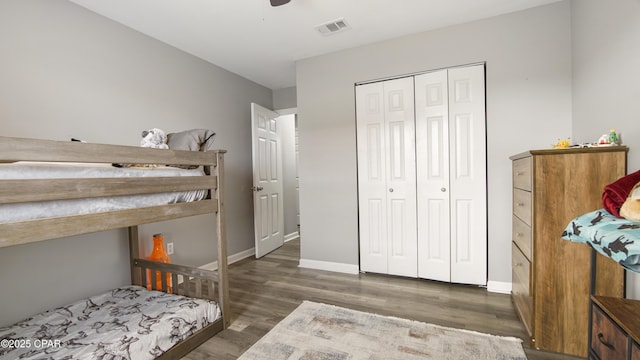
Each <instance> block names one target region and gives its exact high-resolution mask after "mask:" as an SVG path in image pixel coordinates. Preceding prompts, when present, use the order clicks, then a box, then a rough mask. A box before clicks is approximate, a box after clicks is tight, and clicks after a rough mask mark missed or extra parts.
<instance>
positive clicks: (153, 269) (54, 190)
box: [0, 137, 230, 359]
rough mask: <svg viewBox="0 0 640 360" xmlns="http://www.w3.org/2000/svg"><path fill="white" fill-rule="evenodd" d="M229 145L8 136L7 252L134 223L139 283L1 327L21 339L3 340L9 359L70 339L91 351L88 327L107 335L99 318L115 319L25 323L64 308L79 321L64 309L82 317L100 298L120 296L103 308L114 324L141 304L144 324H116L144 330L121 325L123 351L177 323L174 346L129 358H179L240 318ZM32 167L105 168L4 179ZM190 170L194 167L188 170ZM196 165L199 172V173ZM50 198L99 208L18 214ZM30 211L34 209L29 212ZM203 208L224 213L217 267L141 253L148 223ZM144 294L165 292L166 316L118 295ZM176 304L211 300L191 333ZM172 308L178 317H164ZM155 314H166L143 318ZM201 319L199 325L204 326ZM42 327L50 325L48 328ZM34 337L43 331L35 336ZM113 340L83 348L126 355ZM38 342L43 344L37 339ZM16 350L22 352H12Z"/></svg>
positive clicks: (3, 241)
mask: <svg viewBox="0 0 640 360" xmlns="http://www.w3.org/2000/svg"><path fill="white" fill-rule="evenodd" d="M224 153H225V151H224V150H211V151H206V152H203V151H182V150H159V149H150V148H142V147H133V146H121V145H106V144H91V143H82V142H71V141H69V142H67V141H52V140H39V139H24V138H12V137H0V215H3V214H4V215H8V214H9V215H11V216H14V217H8V218H6V219H4V220H3V219H2V218H1V216H0V251H2V249H1V248H3V247H8V246H19V245H22V244H27V243H32V242H37V241H45V240H50V239H56V238H61V237H67V236H73V235H79V234H86V233H92V232H98V231H103V230H109V229H116V228H128V235H129V255H130V264H131V284H132V285H131V286H128V287H122V288H118V289H114V290H112V291H110V292H108V293H105V294H100V295H97V296H96V297H92V298H89V299H84V300H80V301H79V302H78V303H74V304H70V305H69V306H67V307H62V308H57V309H54V310H52V311H49V312H47V313H44V314H38V315H36V316H34V317H32V318H29V319H26V320H25V321H24V322H21V323H18V324H16V325H14V326H10V327H6V328H0V338H1V339H2V340H3V341H5V340H6V341H10V342H11V343H7V344H4V345H11V346H3V348H2V349H0V358H3V355H6V356H7V358H17V355H20V356H27V355H29V356H31V355H32V356H35V357H37V358H44V357H45V356H46V357H47V358H49V357H53V358H60V357H62V355H61V354H62V353H58V350H59V349H60V348H64V347H65V345H69V347H71V353H72V354H79V353H81V352H82V351H84V350H83V349H82V348H81V347H79V344H84V345H87V344H89V343H90V341H89V340H87V338H86V336H87V334H88V333H91V332H93V333H99V335H100V336H103V335H104V333H105V332H106V328H107V327H100V328H99V329H97V330H96V328H95V326H96V324H98V323H100V324H101V325H108V323H107V321H101V322H96V321H93V322H92V324H93V326H94V328H93V329H85V330H82V329H80V330H77V329H74V330H73V331H71V330H70V329H71V327H69V326H66V327H65V328H64V331H59V334H56V335H55V336H54V337H47V336H49V335H48V334H47V331H43V330H40V331H41V332H39V333H38V332H37V331H36V332H35V333H34V332H32V333H26V335H24V336H23V335H20V333H18V332H17V331H18V330H19V329H21V328H22V329H26V328H30V329H45V326H43V325H33V324H30V323H29V321H32V320H34V319H37V318H39V317H43V318H46V316H50V315H52V314H53V315H55V316H58V317H57V318H56V319H58V320H59V321H62V322H64V323H65V324H66V322H67V321H71V320H68V319H63V320H60V319H62V318H61V317H60V316H63V315H67V314H68V315H69V318H75V319H78V320H81V319H85V320H86V319H88V318H92V317H93V316H94V310H96V309H94V308H93V307H91V306H89V305H95V304H98V303H99V304H111V303H112V302H114V304H111V305H113V307H110V308H107V307H105V308H104V309H101V310H102V311H103V312H105V311H106V314H107V316H108V317H109V319H111V320H112V322H113V321H115V320H117V321H121V318H120V317H117V316H116V315H121V313H122V310H123V309H134V310H135V311H133V312H135V313H136V315H137V316H138V317H136V319H137V320H134V321H136V324H134V325H131V326H126V325H124V326H122V324H121V323H118V322H115V325H120V326H118V327H119V328H120V329H132V330H131V331H134V333H135V336H136V338H135V340H134V338H133V335H130V334H129V335H127V334H126V333H125V334H124V335H123V334H122V333H119V335H117V336H118V339H119V341H120V342H119V343H118V344H116V345H113V346H115V347H117V346H119V349H115V351H123V349H124V350H126V351H129V345H131V343H133V342H134V341H135V342H138V340H140V341H139V344H137V345H140V344H142V343H143V341H142V338H141V337H140V335H142V334H144V333H147V332H148V331H147V330H150V328H151V326H152V325H153V327H154V329H155V328H160V327H161V326H160V325H161V324H165V325H169V326H168V331H174V332H173V333H172V334H171V335H172V336H173V338H172V340H171V341H172V343H171V344H170V345H162V346H159V347H155V348H154V347H153V346H152V345H148V344H147V343H145V344H144V346H145V347H147V346H151V348H148V350H150V351H148V352H147V353H145V354H144V356H138V355H142V354H134V355H131V354H125V356H124V358H127V357H130V358H136V359H138V358H148V357H151V358H158V359H179V358H181V357H182V356H184V355H185V354H186V353H188V352H189V351H191V350H192V349H194V348H195V347H197V346H199V345H200V344H201V343H203V342H204V341H206V340H207V339H209V338H210V337H212V336H213V335H215V334H216V333H218V332H219V331H221V330H223V329H224V328H226V327H227V326H228V325H229V324H230V311H229V307H230V303H229V287H228V277H227V243H226V228H225V211H224V201H223V199H224V181H223V180H224V173H223V172H224ZM112 164H136V165H137V166H132V167H130V168H128V167H125V168H115V167H113V166H112ZM167 164H171V166H170V167H171V168H175V169H176V172H175V173H174V172H172V171H173V170H171V169H168V167H167V166H166V165H167ZM22 166H25V167H45V168H46V167H51V166H52V167H58V168H60V169H66V168H69V167H70V168H75V169H78V168H85V167H86V168H97V169H98V172H97V173H96V174H93V175H89V178H87V177H81V178H72V177H70V176H67V175H55V176H53V177H50V176H49V175H34V176H33V177H32V176H31V175H29V176H26V177H25V178H16V176H15V175H8V176H5V177H4V178H2V172H1V171H2V170H3V169H2V168H6V169H10V171H9V173H11V169H13V171H14V173H18V174H28V172H26V171H22V170H18V171H15V169H16V168H17V169H21V167H22ZM180 168H188V169H190V170H183V169H180ZM193 168H196V169H195V170H194V169H193ZM114 169H117V170H115V171H123V172H124V171H129V172H137V173H139V174H143V173H146V174H149V173H150V174H152V175H151V176H148V175H146V176H145V175H141V176H135V175H131V174H129V173H128V174H126V175H123V176H118V175H113V171H114ZM100 171H107V172H106V174H110V175H104V174H105V173H101V172H100ZM160 171H162V172H163V173H161V172H160ZM185 171H187V172H188V171H191V172H192V173H185ZM194 171H195V172H198V174H195V175H194V174H193V172H194ZM192 175H194V176H192ZM176 193H177V194H187V195H184V196H182V195H179V197H178V198H174V199H171V200H167V199H166V197H165V196H164V195H166V194H176ZM194 194H195V195H194ZM155 195H160V198H159V200H150V201H146V199H147V198H148V197H152V196H155ZM136 197H142V198H144V199H145V201H141V202H139V201H137V200H135V201H134V200H130V199H135V198H136ZM105 199H107V200H109V199H118V201H116V203H117V204H118V205H117V206H115V207H113V208H105V207H102V206H97V207H92V205H90V204H91V203H92V202H93V201H94V200H95V201H103V200H105ZM34 204H35V205H34ZM47 204H71V206H70V208H72V209H74V208H76V209H77V208H82V209H93V210H91V211H84V210H83V211H71V212H63V213H61V214H56V213H53V212H52V211H53V210H51V211H50V210H47V211H45V212H44V214H40V215H36V216H33V217H26V218H24V217H22V218H21V217H18V218H15V214H17V213H20V212H19V211H14V210H12V209H16V208H19V207H21V206H36V207H38V208H39V207H44V206H46V205H47ZM123 204H124V205H123ZM54 208H58V206H53V207H52V208H51V209H54ZM27 209H28V208H27ZM47 209H49V208H47ZM30 212H31V211H26V213H30ZM201 214H211V215H212V219H213V218H215V223H216V229H217V230H216V234H215V236H211V237H212V239H211V241H212V242H215V243H216V246H217V252H218V258H217V261H218V269H217V271H208V270H203V269H199V268H194V267H188V266H181V265H176V264H165V263H157V262H153V261H149V260H145V259H142V258H140V257H141V254H140V249H139V239H138V225H141V224H146V223H153V222H158V221H164V220H170V219H177V218H182V217H188V216H195V215H201ZM205 236H210V235H205ZM158 276H160V279H161V280H160V281H156V280H157V277H158ZM158 287H160V288H158ZM103 295H110V296H111V297H109V298H108V299H107V298H103V297H102V296H103ZM134 298H136V299H138V300H140V301H144V302H149V301H151V300H155V301H156V303H159V304H162V305H163V306H164V307H163V308H160V307H158V306H156V307H157V308H158V309H159V310H158V311H161V313H160V314H157V313H145V312H146V311H150V310H141V308H140V306H142V305H141V304H139V303H138V304H131V303H115V302H116V300H118V299H122V300H127V301H128V300H132V299H134ZM196 301H197V302H196ZM169 304H171V305H173V306H174V308H187V309H188V308H196V307H200V308H202V307H204V308H207V309H208V310H207V314H206V315H202V314H198V315H196V316H197V317H198V319H197V321H194V322H193V323H189V324H187V326H186V327H184V328H185V329H187V330H188V331H187V332H182V333H177V332H176V330H181V328H180V326H181V325H184V324H180V322H181V321H183V320H182V319H183V318H182V317H178V316H175V315H174V316H171V315H172V314H174V313H173V312H171V311H167V310H166V307H168V306H169ZM195 304H200V305H195ZM201 305H202V306H201ZM87 309H88V310H87ZM162 309H165V310H162ZM82 311H84V312H82ZM87 311H88V312H87ZM162 311H164V312H162ZM96 313H97V312H96ZM78 314H80V316H78ZM167 314H169V317H166V318H159V317H158V316H161V315H162V316H166V315H167ZM122 315H124V314H122ZM181 316H182V315H181ZM114 318H115V320H114ZM150 319H155V320H156V321H146V322H145V321H143V320H150ZM158 319H160V320H158ZM195 323H197V325H198V326H196V325H194V324H195ZM74 325H75V324H74ZM111 325H114V324H113V323H112V324H111ZM34 326H41V328H36V327H34ZM172 326H173V327H172ZM114 327H115V326H114ZM141 327H142V328H141ZM45 330H46V329H45ZM3 331H4V332H3ZM60 333H64V334H60ZM35 334H37V336H36V335H35ZM61 335H65V336H66V337H65V336H61ZM74 335H76V336H74ZM187 335H188V336H187ZM34 336H35V337H36V338H33V337H34ZM153 336H154V337H155V336H157V335H155V334H154V335H153ZM27 340H28V341H29V342H31V341H36V340H37V341H40V342H41V343H39V345H42V344H43V343H42V341H52V342H53V341H55V342H53V343H52V344H53V345H58V346H53V347H46V349H45V347H44V346H40V348H39V349H35V351H33V350H34V349H31V350H29V349H26V348H27V347H26V346H25V345H26V341H27ZM109 344H110V343H109V342H108V341H107V340H105V339H104V338H100V340H99V341H97V342H94V343H93V345H94V347H95V349H94V350H91V351H93V352H92V353H89V354H88V355H87V354H85V355H83V356H87V357H88V358H91V357H97V358H100V357H102V358H110V357H117V356H118V355H116V354H115V353H109V351H110V349H109ZM29 345H30V346H31V345H35V344H33V343H30V344H29ZM85 347H86V346H85ZM20 348H22V349H20ZM13 350H18V351H16V352H12V353H10V351H13ZM19 350H22V351H19ZM26 350H29V351H26ZM44 350H47V351H44ZM74 358H75V357H74Z"/></svg>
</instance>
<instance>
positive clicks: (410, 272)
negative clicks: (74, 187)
mask: <svg viewBox="0 0 640 360" xmlns="http://www.w3.org/2000/svg"><path fill="white" fill-rule="evenodd" d="M413 89H414V85H413V78H412V77H411V78H403V79H396V80H389V81H385V82H384V95H385V122H386V127H387V149H388V151H387V159H388V160H387V162H386V163H387V239H388V241H389V243H388V249H389V250H388V251H389V256H388V261H389V271H388V273H389V274H391V275H403V276H412V277H417V276H418V255H417V252H416V249H417V247H418V230H417V228H416V227H417V224H416V170H415V169H416V154H415V152H416V148H415V107H414V91H413Z"/></svg>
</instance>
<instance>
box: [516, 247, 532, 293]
mask: <svg viewBox="0 0 640 360" xmlns="http://www.w3.org/2000/svg"><path fill="white" fill-rule="evenodd" d="M511 266H512V269H513V275H515V278H514V279H513V280H512V282H513V293H514V294H515V295H525V296H528V295H529V285H530V275H531V262H530V261H529V260H527V258H526V257H525V256H524V255H523V254H522V252H521V251H520V249H519V248H518V247H517V246H516V245H515V244H513V245H512V251H511Z"/></svg>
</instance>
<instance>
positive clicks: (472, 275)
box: [415, 65, 487, 285]
mask: <svg viewBox="0 0 640 360" xmlns="http://www.w3.org/2000/svg"><path fill="white" fill-rule="evenodd" d="M415 83H416V88H415V97H416V101H415V102H416V152H417V154H418V156H417V170H416V172H417V187H418V193H417V196H418V200H417V203H418V214H417V217H418V221H417V223H418V276H419V277H421V278H426V279H433V280H440V281H447V282H455V283H464V284H476V285H486V281H487V280H486V279H487V276H486V273H487V214H486V206H487V205H486V204H487V203H486V197H487V195H486V191H487V190H486V186H487V183H486V135H485V133H486V131H485V129H486V124H485V86H484V66H483V65H477V66H469V67H460V68H452V69H447V70H441V71H437V72H432V73H426V74H422V75H419V76H416V78H415Z"/></svg>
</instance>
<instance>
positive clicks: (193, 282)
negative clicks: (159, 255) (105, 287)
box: [133, 259, 220, 301]
mask: <svg viewBox="0 0 640 360" xmlns="http://www.w3.org/2000/svg"><path fill="white" fill-rule="evenodd" d="M133 267H134V269H135V272H136V273H137V274H136V280H135V281H134V285H139V286H142V287H147V288H149V287H150V288H151V290H158V291H162V292H166V293H171V294H178V295H184V296H189V297H195V298H198V299H210V300H216V301H218V296H217V295H216V294H215V284H216V283H219V281H220V278H219V277H218V274H217V273H216V272H214V271H210V270H205V269H200V268H196V267H191V266H182V265H176V264H165V263H161V262H156V261H151V260H144V259H134V260H133ZM146 270H149V272H147V271H146ZM148 275H150V277H151V278H148V277H147V276H148ZM158 276H159V277H160V278H159V279H158ZM158 282H160V283H161V285H162V287H161V288H157V284H158ZM168 282H169V283H168Z"/></svg>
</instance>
